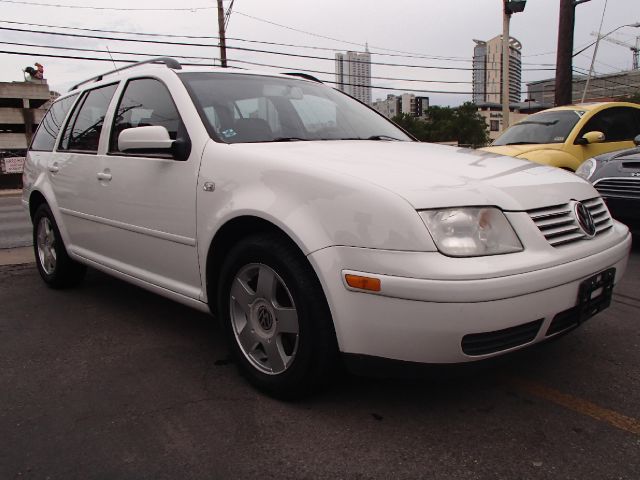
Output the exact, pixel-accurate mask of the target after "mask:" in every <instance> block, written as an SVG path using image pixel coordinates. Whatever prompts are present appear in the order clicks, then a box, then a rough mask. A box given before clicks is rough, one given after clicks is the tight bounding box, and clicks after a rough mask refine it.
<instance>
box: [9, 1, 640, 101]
mask: <svg viewBox="0 0 640 480" xmlns="http://www.w3.org/2000/svg"><path fill="white" fill-rule="evenodd" d="M26 3H32V4H34V3H40V4H46V5H38V6H36V5H27V4H26ZM230 3H231V0H225V1H224V5H225V8H227V7H229V5H230ZM605 4H606V10H605ZM61 5H63V6H71V7H76V8H66V7H63V6H61ZM558 5H559V0H528V2H527V5H526V8H525V11H524V12H523V13H518V14H514V15H513V16H512V19H511V35H512V36H513V37H515V38H517V39H518V40H519V41H520V42H521V43H522V45H523V50H522V55H523V59H522V61H523V85H522V89H523V91H524V90H526V85H525V83H526V82H527V81H533V80H541V79H545V78H551V77H553V76H554V75H555V66H554V65H555V59H556V55H555V50H556V46H557V29H558ZM79 6H83V7H92V8H77V7H79ZM215 6H216V1H215V0H182V1H181V2H178V3H176V2H175V1H170V0H137V1H135V2H132V1H130V0H110V1H109V2H105V1H99V0H82V1H81V0H24V1H21V0H0V18H1V19H2V20H0V51H4V52H6V51H10V52H24V53H27V54H28V55H24V56H19V55H14V54H7V53H0V81H20V80H22V78H23V73H22V70H23V69H24V68H25V67H26V66H29V65H33V64H34V63H35V62H39V63H41V64H43V65H44V67H45V77H46V78H47V79H48V82H49V85H50V88H51V89H53V90H56V91H59V92H65V91H66V90H68V88H69V87H70V86H71V85H73V84H74V83H76V82H78V81H81V80H83V79H86V78H88V77H91V76H93V75H97V74H99V73H101V72H104V71H106V70H109V69H112V68H113V63H111V61H109V62H97V61H87V60H76V59H60V58H47V57H45V56H42V54H54V55H72V56H84V57H100V58H105V59H108V58H109V53H108V52H107V49H108V50H109V51H110V52H111V55H112V57H113V59H114V60H115V61H116V62H117V60H118V59H124V58H129V59H130V58H136V59H143V58H145V57H144V56H135V57H134V56H132V55H131V53H146V54H153V55H170V56H176V57H179V56H180V55H187V56H194V57H206V58H214V57H215V58H217V57H219V49H218V47H217V46H216V45H217V40H215V39H188V38H168V37H149V36H147V37H135V36H133V35H123V34H120V33H99V32H87V31H81V30H70V29H68V28H65V29H62V28H52V27H51V26H58V27H79V28H84V29H99V30H114V31H119V32H137V33H155V34H162V35H191V36H217V33H218V23H217V9H216V8H215ZM119 9H121V10H119ZM134 9H138V10H134ZM141 9H149V10H141ZM603 11H604V20H603V24H602V33H603V34H604V33H607V32H609V31H611V30H613V29H615V28H617V27H620V26H622V25H627V24H633V23H636V22H640V1H639V0H590V1H589V2H587V3H584V4H581V5H579V6H577V7H576V27H575V36H574V46H575V48H574V51H577V50H579V49H580V48H582V47H584V46H586V45H588V44H589V43H591V42H593V41H594V40H595V36H592V35H591V33H592V32H597V31H598V29H599V27H600V22H601V20H602V19H603ZM8 22H22V23H31V24H40V25H45V26H33V25H32V26H29V25H24V24H17V23H8ZM276 24H277V25H276ZM7 28H12V29H21V30H27V31H15V30H7ZM35 31H42V32H62V33H74V34H80V35H101V36H107V37H114V38H144V39H150V40H159V41H164V40H167V41H173V42H185V43H201V44H207V45H211V46H201V47H195V46H179V45H160V44H150V43H135V42H123V41H118V40H114V39H90V38H81V37H70V36H61V35H46V34H42V33H35ZM501 32H502V1H501V0H447V1H443V0H396V1H395V2H393V3H391V2H382V1H380V0H374V1H371V0H369V1H365V0H348V1H346V0H323V1H313V0H307V1H301V0H297V1H296V0H268V1H267V0H234V2H233V8H232V13H231V16H230V18H229V24H228V28H227V37H228V38H229V40H228V42H227V44H228V46H229V47H242V48H250V49H261V50H269V51H275V52H281V53H289V54H296V55H307V56H315V57H322V58H321V59H312V58H302V57H295V56H283V55H274V54H269V53H262V52H250V51H243V50H234V49H229V50H228V51H227V56H228V58H229V59H230V63H229V65H231V66H236V67H242V68H253V69H261V70H267V71H292V70H300V69H310V70H316V71H319V72H327V73H314V75H316V76H317V77H318V78H320V79H321V80H329V81H330V80H333V79H334V76H333V72H334V61H333V58H334V54H335V52H338V51H346V50H364V48H365V44H368V46H369V50H370V51H371V53H372V62H374V64H373V65H372V68H371V71H372V77H387V78H389V79H385V78H372V85H373V86H375V87H385V88H386V89H382V88H380V89H379V88H374V89H373V93H372V97H373V99H376V98H384V97H386V95H387V94H389V93H402V92H413V93H416V94H417V95H424V96H428V97H430V103H431V104H432V105H459V104H461V103H462V102H464V101H469V100H470V99H471V94H470V92H471V70H470V69H471V57H472V54H473V47H474V42H473V39H479V40H489V39H490V38H492V37H494V36H496V35H499V34H500V33H501ZM637 35H640V28H632V27H623V28H620V29H619V30H618V31H616V32H615V33H614V34H612V35H611V37H610V38H614V37H615V38H617V39H618V40H620V41H623V42H626V43H629V44H631V43H633V44H635V42H636V36H637ZM326 37H329V38H326ZM241 40H253V41H260V42H264V41H267V42H275V43H286V44H290V45H291V46H282V45H267V44H261V43H251V42H246V41H241ZM7 42H9V43H7ZM10 43H14V44H15V43H21V44H31V45H36V46H19V45H12V44H10ZM45 46H49V47H52V46H53V47H66V48H84V49H93V50H100V52H87V51H78V50H61V49H50V48H45ZM305 47H315V48H305ZM325 49H326V50H325ZM593 50H594V48H593V47H591V48H589V49H587V50H585V52H584V53H582V54H580V55H578V56H576V57H575V59H574V67H575V68H578V69H581V70H580V71H586V70H588V69H589V66H590V64H591V59H592V54H593ZM116 52H123V53H116ZM383 54H392V55H396V56H391V55H383ZM188 61H189V62H194V63H211V62H212V61H213V60H207V59H191V60H188ZM240 62H254V63H263V64H268V65H274V66H276V67H278V68H272V67H263V66H252V65H250V64H248V63H240ZM375 62H378V63H393V64H402V65H414V67H407V66H405V67H402V66H389V65H377V64H375ZM116 64H117V66H122V65H124V64H123V63H116ZM416 65H417V66H420V67H415V66H416ZM631 65H632V54H631V50H630V49H629V48H626V47H622V46H618V45H615V44H612V43H609V42H606V41H602V42H601V43H600V46H599V49H598V54H597V58H596V63H595V71H596V72H597V73H611V72H615V71H620V70H629V69H631ZM423 67H430V68H423ZM434 67H435V68H434ZM439 67H446V69H441V68H439ZM403 79H414V80H420V82H415V81H412V82H407V81H404V80H403ZM427 81H428V82H427ZM442 82H460V83H442ZM420 90H429V91H430V93H425V92H420ZM438 92H453V93H438ZM525 96H526V95H523V98H524V97H525Z"/></svg>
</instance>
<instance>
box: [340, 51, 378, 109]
mask: <svg viewBox="0 0 640 480" xmlns="http://www.w3.org/2000/svg"><path fill="white" fill-rule="evenodd" d="M336 87H337V88H338V90H341V91H343V92H345V93H347V94H348V95H351V96H352V97H355V98H357V99H358V100H360V101H361V102H363V103H366V104H367V105H371V54H370V53H369V48H368V47H366V48H365V51H364V52H347V53H336Z"/></svg>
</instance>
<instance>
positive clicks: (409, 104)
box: [373, 93, 429, 118]
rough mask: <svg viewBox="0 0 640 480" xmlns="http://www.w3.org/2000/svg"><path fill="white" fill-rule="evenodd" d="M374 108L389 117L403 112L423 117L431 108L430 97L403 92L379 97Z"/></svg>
mask: <svg viewBox="0 0 640 480" xmlns="http://www.w3.org/2000/svg"><path fill="white" fill-rule="evenodd" d="M373 108H375V109H376V110H377V111H378V112H380V113H381V114H382V115H384V116H385V117H387V118H393V117H395V116H396V115H399V114H401V113H406V114H408V115H411V116H412V117H422V116H425V115H426V114H427V111H428V110H429V97H416V96H415V95H414V94H413V93H403V94H402V95H399V96H396V95H393V94H389V95H387V98H386V99H380V98H379V99H377V100H376V101H375V102H373Z"/></svg>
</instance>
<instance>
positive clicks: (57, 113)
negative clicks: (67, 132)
mask: <svg viewBox="0 0 640 480" xmlns="http://www.w3.org/2000/svg"><path fill="white" fill-rule="evenodd" d="M76 98H78V95H77V94H76V95H71V96H70V97H65V98H63V99H61V100H58V101H56V102H55V103H54V104H53V105H51V108H49V111H48V112H47V113H46V115H45V116H44V118H43V119H42V122H40V125H39V126H38V130H37V131H36V134H35V136H34V137H33V141H32V142H31V147H30V150H35V151H40V152H51V151H53V147H54V146H55V144H56V138H58V133H59V132H60V128H61V127H62V124H63V123H64V119H65V118H66V116H67V114H68V113H69V110H70V109H71V106H72V105H73V102H75V101H76Z"/></svg>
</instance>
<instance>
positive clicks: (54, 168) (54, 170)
mask: <svg viewBox="0 0 640 480" xmlns="http://www.w3.org/2000/svg"><path fill="white" fill-rule="evenodd" d="M49 171H50V172H51V173H58V172H59V171H60V167H58V162H54V163H52V164H51V165H49Z"/></svg>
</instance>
